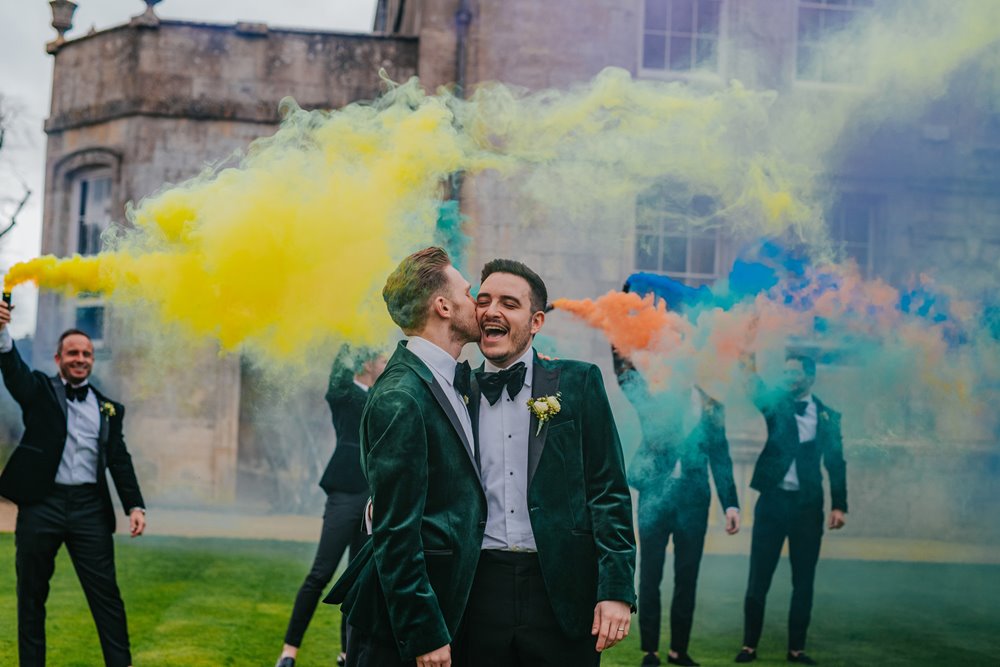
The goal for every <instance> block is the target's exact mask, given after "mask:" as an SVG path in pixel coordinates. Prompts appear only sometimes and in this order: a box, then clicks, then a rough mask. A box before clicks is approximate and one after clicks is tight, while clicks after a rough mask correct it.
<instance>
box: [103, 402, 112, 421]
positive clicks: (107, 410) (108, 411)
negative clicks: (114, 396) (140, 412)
mask: <svg viewBox="0 0 1000 667" xmlns="http://www.w3.org/2000/svg"><path fill="white" fill-rule="evenodd" d="M101 414H102V415H107V416H108V417H114V416H115V406H114V403H112V402H111V401H104V402H103V403H101Z"/></svg>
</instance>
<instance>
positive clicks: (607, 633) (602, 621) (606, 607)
mask: <svg viewBox="0 0 1000 667" xmlns="http://www.w3.org/2000/svg"><path fill="white" fill-rule="evenodd" d="M631 626H632V609H631V608H630V607H629V606H628V605H627V604H625V603H624V602H619V601H618V600H601V601H600V602H598V603H597V606H596V607H594V625H593V626H592V627H591V628H590V634H592V635H596V636H597V646H596V647H595V648H596V649H597V651H598V652H601V651H603V650H604V649H606V648H611V647H612V646H614V645H615V644H617V643H618V642H620V641H621V640H623V639H625V638H626V637H628V631H629V628H630V627H631Z"/></svg>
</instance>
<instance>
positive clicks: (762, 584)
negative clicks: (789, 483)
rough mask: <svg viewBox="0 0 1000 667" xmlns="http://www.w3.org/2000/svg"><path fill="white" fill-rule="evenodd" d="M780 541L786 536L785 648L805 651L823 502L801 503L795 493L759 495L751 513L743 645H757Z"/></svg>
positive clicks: (820, 539)
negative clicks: (789, 572)
mask: <svg viewBox="0 0 1000 667" xmlns="http://www.w3.org/2000/svg"><path fill="white" fill-rule="evenodd" d="M785 538H788V560H789V562H790V563H791V566H792V603H791V606H790V608H789V610H788V650H790V651H801V650H803V649H805V646H806V632H807V630H808V629H809V619H810V617H811V614H812V601H813V582H814V581H815V579H816V563H817V562H818V561H819V548H820V543H821V542H822V540H823V504H822V501H819V502H815V501H810V502H808V503H803V502H802V501H801V499H800V495H799V492H798V491H783V490H780V489H775V490H773V491H767V492H765V493H762V494H761V496H760V498H759V499H758V500H757V508H756V509H755V510H754V524H753V539H752V541H751V546H750V579H749V581H748V582H747V596H746V599H745V600H744V603H743V614H744V626H743V644H744V646H750V647H752V648H756V647H757V643H758V642H759V641H760V634H761V630H762V629H763V627H764V603H765V602H766V600H767V591H768V589H770V587H771V579H772V578H773V577H774V570H775V568H776V567H777V566H778V559H779V558H780V557H781V547H782V545H783V544H784V543H785Z"/></svg>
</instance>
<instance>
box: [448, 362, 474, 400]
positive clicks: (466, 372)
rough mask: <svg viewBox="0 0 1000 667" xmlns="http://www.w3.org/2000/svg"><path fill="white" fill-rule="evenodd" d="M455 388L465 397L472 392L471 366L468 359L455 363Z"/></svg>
mask: <svg viewBox="0 0 1000 667" xmlns="http://www.w3.org/2000/svg"><path fill="white" fill-rule="evenodd" d="M453 384H454V385H455V389H456V390H458V393H459V394H461V395H462V396H463V397H467V396H468V395H469V394H470V393H471V392H472V368H470V367H469V362H468V361H463V362H462V363H460V364H456V365H455V380H454V382H453Z"/></svg>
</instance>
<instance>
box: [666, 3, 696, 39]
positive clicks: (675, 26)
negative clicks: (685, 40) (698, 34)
mask: <svg viewBox="0 0 1000 667" xmlns="http://www.w3.org/2000/svg"><path fill="white" fill-rule="evenodd" d="M695 2H696V0H672V1H671V3H670V32H672V33H679V32H681V33H686V34H691V33H693V32H694V3H695Z"/></svg>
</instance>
